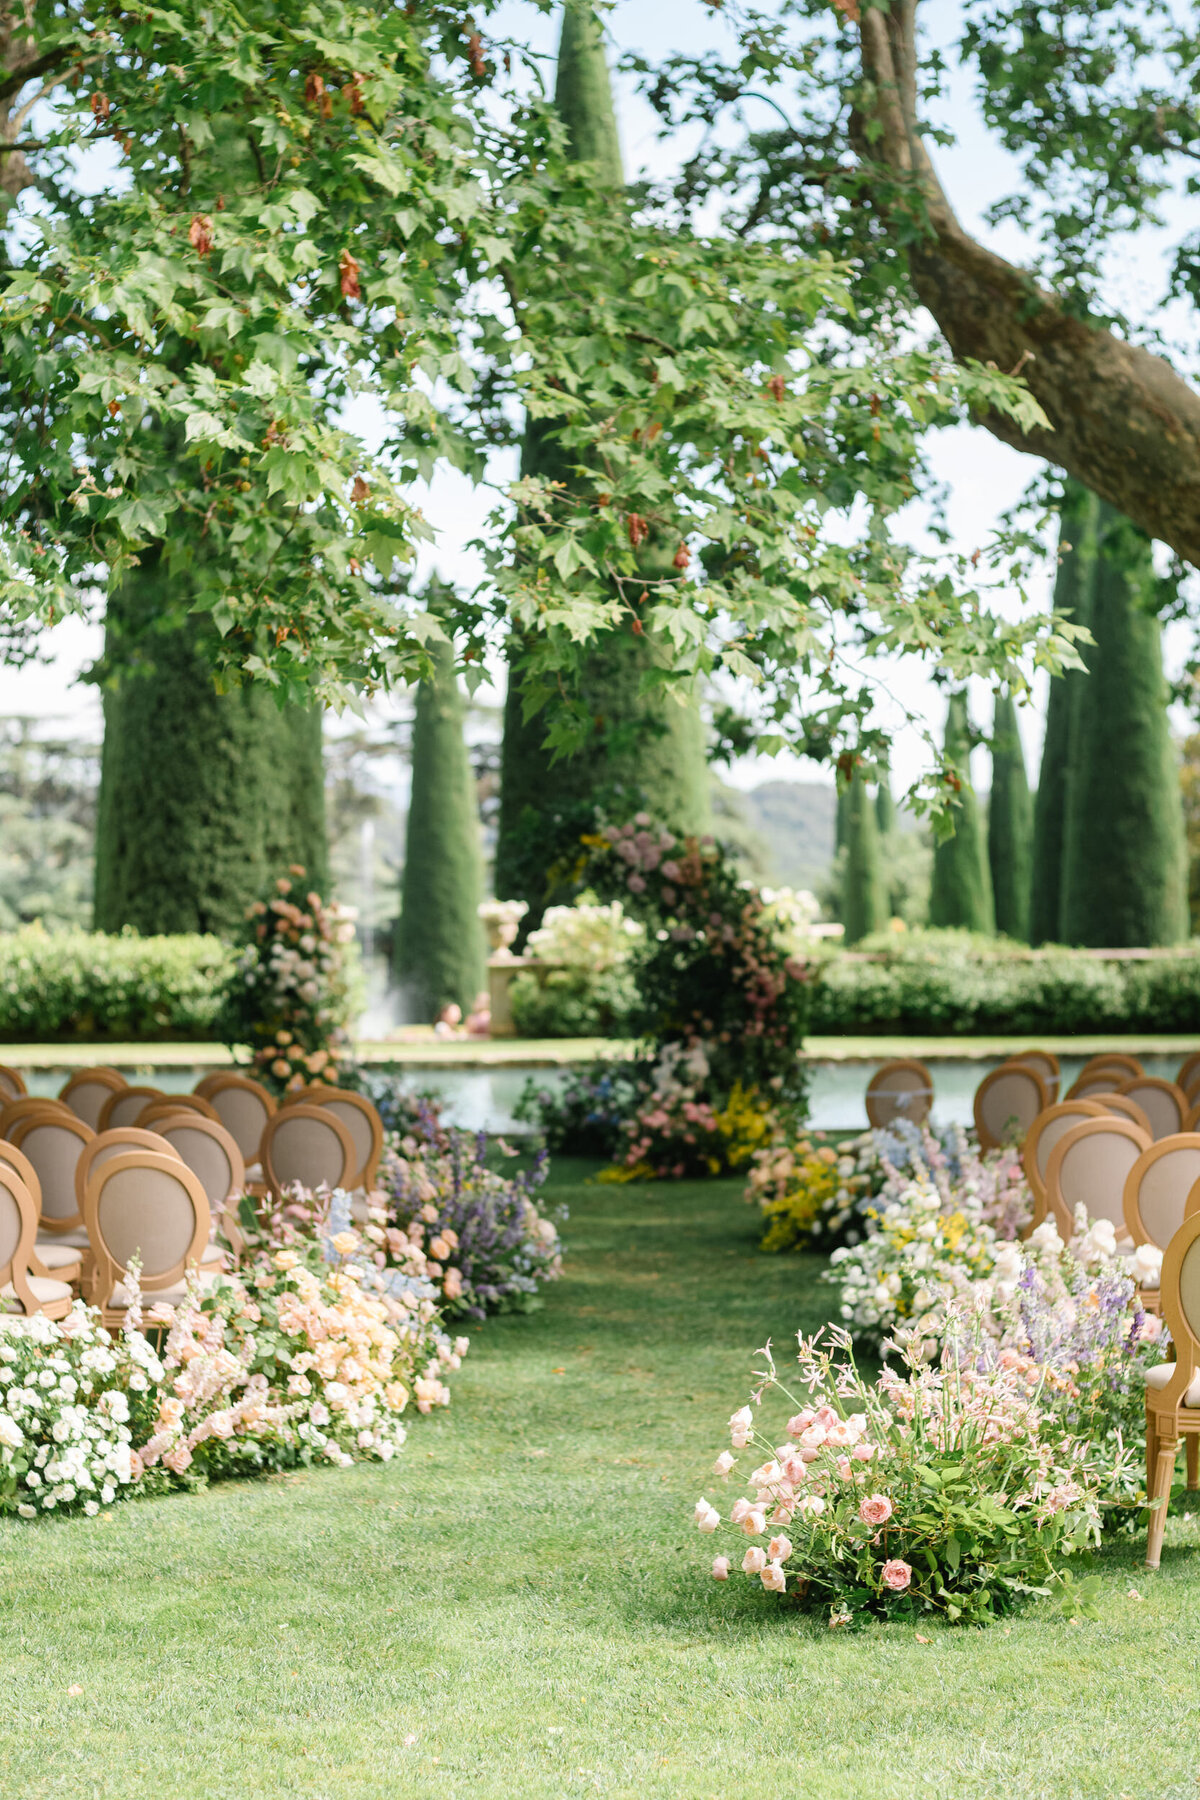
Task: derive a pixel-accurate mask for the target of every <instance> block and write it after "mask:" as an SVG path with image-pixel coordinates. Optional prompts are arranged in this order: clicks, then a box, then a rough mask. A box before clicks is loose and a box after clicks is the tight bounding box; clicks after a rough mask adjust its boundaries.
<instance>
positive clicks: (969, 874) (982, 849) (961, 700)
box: [929, 694, 994, 932]
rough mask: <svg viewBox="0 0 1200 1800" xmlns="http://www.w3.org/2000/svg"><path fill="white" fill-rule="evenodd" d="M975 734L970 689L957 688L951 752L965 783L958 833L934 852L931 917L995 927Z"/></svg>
mask: <svg viewBox="0 0 1200 1800" xmlns="http://www.w3.org/2000/svg"><path fill="white" fill-rule="evenodd" d="M970 753H971V737H970V726H969V724H968V722H967V701H966V696H965V694H952V695H951V696H950V708H949V711H948V713H947V716H946V755H947V759H948V761H949V762H950V763H951V765H952V766H953V767H954V768H955V769H956V771H957V773H958V777H959V780H960V782H961V783H962V785H961V787H960V789H959V792H958V802H959V804H958V805H957V806H956V807H955V808H954V811H953V819H954V836H953V837H952V838H946V839H945V840H944V841H943V842H941V843H939V844H938V846H937V848H936V849H935V851H934V853H933V885H932V888H931V890H930V895H929V923H930V924H931V925H958V926H962V927H964V928H965V929H966V930H968V931H985V932H990V931H991V930H993V928H994V916H993V912H992V883H991V877H990V875H989V873H988V864H987V846H986V844H985V842H984V834H983V827H982V824H981V822H980V818H979V803H978V801H977V800H976V798H975V790H974V788H973V787H972V786H971V765H970Z"/></svg>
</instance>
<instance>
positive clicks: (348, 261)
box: [338, 250, 362, 300]
mask: <svg viewBox="0 0 1200 1800" xmlns="http://www.w3.org/2000/svg"><path fill="white" fill-rule="evenodd" d="M338 270H339V272H340V275H341V286H342V293H343V295H344V296H345V298H346V299H347V300H361V299H362V288H361V287H360V286H359V280H358V263H357V262H356V261H355V259H354V257H353V256H352V255H351V254H350V252H349V250H343V251H342V254H341V256H340V257H339V258H338Z"/></svg>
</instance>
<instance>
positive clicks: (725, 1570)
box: [712, 1556, 729, 1581]
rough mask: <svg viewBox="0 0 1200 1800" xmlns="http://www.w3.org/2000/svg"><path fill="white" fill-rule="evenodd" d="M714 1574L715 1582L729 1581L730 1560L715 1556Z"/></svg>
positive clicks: (725, 1557)
mask: <svg viewBox="0 0 1200 1800" xmlns="http://www.w3.org/2000/svg"><path fill="white" fill-rule="evenodd" d="M712 1573H713V1580H714V1581H728V1580H729V1558H728V1557H727V1556H714V1557H713V1566H712Z"/></svg>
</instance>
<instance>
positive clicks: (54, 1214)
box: [12, 1107, 96, 1236]
mask: <svg viewBox="0 0 1200 1800" xmlns="http://www.w3.org/2000/svg"><path fill="white" fill-rule="evenodd" d="M95 1136H96V1134H95V1132H94V1131H93V1130H92V1128H91V1126H90V1125H85V1124H84V1122H83V1120H82V1119H77V1118H76V1117H75V1115H74V1114H73V1113H69V1112H68V1111H67V1110H66V1108H65V1107H64V1108H63V1109H62V1112H61V1115H59V1116H55V1117H46V1116H42V1117H39V1116H38V1115H37V1114H34V1116H33V1117H32V1118H28V1119H25V1120H23V1121H22V1122H21V1123H20V1124H19V1125H17V1126H16V1128H15V1129H14V1131H13V1136H12V1141H13V1144H14V1145H15V1146H16V1148H17V1149H18V1150H23V1151H24V1153H25V1155H26V1156H27V1157H28V1158H29V1161H30V1162H31V1163H32V1164H33V1167H34V1168H35V1169H36V1170H37V1178H38V1182H39V1184H40V1186H41V1190H42V1208H41V1223H42V1229H43V1231H45V1232H47V1233H48V1234H49V1235H50V1236H54V1235H55V1234H56V1233H62V1232H66V1231H76V1232H77V1231H78V1230H79V1228H80V1226H81V1225H82V1224H83V1214H82V1213H81V1211H80V1207H79V1200H78V1196H77V1194H76V1191H75V1170H76V1168H77V1167H78V1164H79V1159H80V1157H81V1156H82V1155H83V1153H84V1151H85V1150H86V1149H87V1147H88V1145H89V1144H91V1143H92V1142H94V1140H95Z"/></svg>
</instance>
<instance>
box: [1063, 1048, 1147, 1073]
mask: <svg viewBox="0 0 1200 1800" xmlns="http://www.w3.org/2000/svg"><path fill="white" fill-rule="evenodd" d="M1095 1069H1124V1071H1125V1073H1126V1075H1142V1074H1144V1073H1145V1071H1144V1070H1143V1068H1142V1065H1141V1063H1140V1062H1139V1061H1138V1059H1137V1057H1136V1056H1126V1054H1125V1052H1124V1051H1123V1050H1101V1051H1100V1053H1099V1054H1098V1055H1097V1056H1089V1057H1088V1059H1087V1061H1086V1062H1085V1063H1084V1065H1083V1067H1082V1069H1080V1071H1079V1073H1080V1075H1090V1074H1091V1073H1092V1072H1093V1070H1095Z"/></svg>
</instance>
